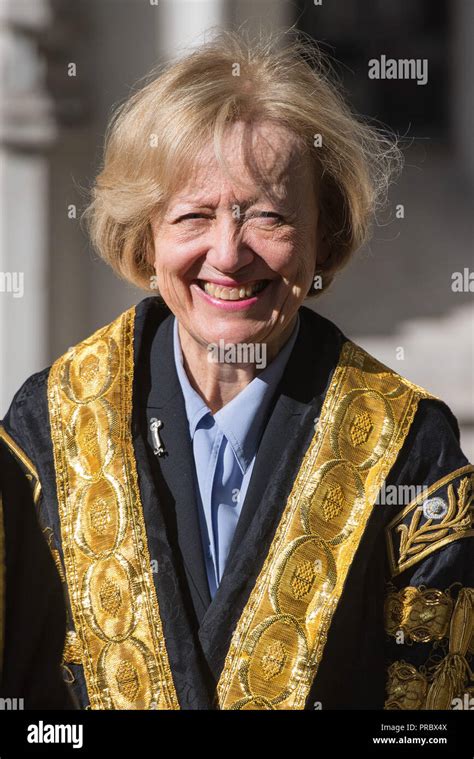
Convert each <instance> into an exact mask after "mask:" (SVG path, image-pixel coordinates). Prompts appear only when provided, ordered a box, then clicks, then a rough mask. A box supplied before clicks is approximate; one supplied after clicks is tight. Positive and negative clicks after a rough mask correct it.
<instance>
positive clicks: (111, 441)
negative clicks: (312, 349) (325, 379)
mask: <svg viewBox="0 0 474 759" xmlns="http://www.w3.org/2000/svg"><path fill="white" fill-rule="evenodd" d="M134 317H135V309H134V308H133V309H130V310H129V311H127V312H125V313H124V314H122V315H121V316H120V317H119V318H118V319H117V320H116V321H115V322H113V323H112V324H110V325H108V326H107V327H104V328H103V329H102V330H99V332H97V333H96V334H95V335H93V336H92V337H91V338H90V339H88V340H86V341H85V342H83V343H81V344H79V345H78V346H77V347H76V348H72V349H71V350H70V351H68V353H66V354H65V355H64V356H62V357H61V358H60V359H58V361H56V363H55V364H54V365H53V367H52V369H51V372H50V376H49V385H48V398H49V413H50V420H51V431H52V441H53V449H54V459H55V467H56V478H57V493H58V503H59V515H60V521H61V535H62V544H63V549H64V557H65V568H66V576H67V584H68V589H69V595H70V600H71V606H72V613H73V619H74V625H75V629H76V631H77V634H78V636H79V642H80V648H81V650H82V663H83V666H84V674H85V679H86V684H87V690H88V694H89V699H90V702H91V707H92V708H96V709H104V708H105V709H110V708H115V709H120V708H125V709H143V708H145V709H149V708H158V709H178V708H179V703H178V699H177V696H176V692H175V688H174V684H173V678H172V674H171V670H170V665H169V661H168V655H167V651H166V645H165V640H164V635H163V628H162V623H161V619H160V613H159V607H158V600H157V597H156V593H155V589H154V586H153V579H152V575H151V563H150V556H149V552H148V547H147V542H146V532H145V524H144V517H143V510H142V505H141V501H140V493H139V488H138V478H137V470H136V462H135V457H134V451H133V444H132V437H131V419H132V389H133V369H134V363H133V330H134ZM422 397H430V396H428V394H427V393H426V392H425V391H424V390H422V389H421V388H419V387H417V386H416V385H413V384H412V383H410V382H408V381H407V380H404V379H403V378H401V377H400V376H399V375H397V374H396V373H395V372H393V371H392V370H390V369H388V368H386V367H384V366H383V365H382V364H380V363H378V362H377V361H375V360H374V359H373V358H371V357H370V356H369V355H368V354H367V353H366V352H365V351H363V350H362V349H361V348H359V347H358V346H356V345H355V344H353V343H352V342H350V341H348V342H346V343H345V344H344V346H343V348H342V352H341V356H340V360H339V363H338V366H337V367H336V370H335V372H334V375H333V378H332V381H331V384H330V387H329V389H328V392H327V394H326V398H325V401H324V404H323V408H322V411H321V416H320V419H319V423H318V425H317V427H316V432H315V435H314V437H313V440H312V442H311V444H310V446H309V448H308V450H307V452H306V454H305V456H304V459H303V462H302V465H301V467H300V471H299V472H298V475H297V477H296V480H295V482H294V485H293V488H292V491H291V493H290V496H289V498H288V502H287V504H286V507H285V510H284V512H283V515H282V518H281V521H280V524H279V526H278V528H277V531H276V534H275V537H274V539H273V541H272V544H271V546H270V550H269V553H268V556H267V558H266V560H265V562H264V565H263V568H262V571H261V572H260V575H259V577H258V579H257V582H256V584H255V587H254V588H253V590H252V592H251V594H250V597H249V599H248V602H247V604H246V606H245V608H244V610H243V613H242V615H241V618H240V620H239V622H238V624H237V627H236V630H235V632H234V635H233V637H232V642H231V646H230V649H229V651H228V654H227V657H226V661H225V665H224V669H223V672H222V675H221V678H220V680H219V684H218V699H219V705H220V708H221V709H303V708H304V705H305V701H306V698H307V696H308V692H309V689H310V686H311V683H312V681H313V679H314V677H315V675H316V673H317V670H318V666H319V662H320V661H321V657H322V654H323V651H324V646H325V642H326V638H327V633H328V630H329V626H330V624H331V620H332V617H333V614H334V612H335V609H336V607H337V604H338V601H339V599H340V596H341V593H342V590H343V587H344V583H345V580H346V577H347V573H348V570H349V567H350V565H351V563H352V560H353V558H354V555H355V552H356V550H357V547H358V545H359V542H360V540H361V537H362V534H363V531H364V528H365V525H366V524H367V521H368V518H369V516H370V513H371V511H372V508H373V504H374V502H375V499H376V497H377V493H378V491H379V488H380V486H381V484H382V482H383V480H384V479H385V477H386V476H387V474H388V472H389V470H390V468H391V467H392V465H393V464H394V462H395V460H396V458H397V455H398V453H399V451H400V448H401V446H402V444H403V441H404V440H405V437H406V435H407V433H408V430H409V428H410V425H411V422H412V420H413V417H414V415H415V412H416V408H417V405H418V401H419V399H420V398H422ZM158 582H159V577H158Z"/></svg>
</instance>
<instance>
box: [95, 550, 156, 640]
mask: <svg viewBox="0 0 474 759" xmlns="http://www.w3.org/2000/svg"><path fill="white" fill-rule="evenodd" d="M136 583H137V577H136V573H135V571H134V569H133V567H132V565H131V564H129V562H127V560H126V559H125V558H124V557H123V556H121V555H120V554H119V553H118V551H116V552H115V553H114V555H113V556H110V557H108V558H106V559H100V560H98V561H96V563H95V564H92V565H91V567H90V568H89V569H88V570H87V572H86V573H85V575H84V582H83V591H82V598H83V609H84V614H85V617H86V619H87V622H88V624H89V625H90V627H91V628H92V630H93V631H94V632H95V634H96V635H97V636H98V637H99V638H101V639H102V640H105V641H115V642H120V641H123V640H124V639H125V638H127V637H128V636H130V635H131V634H132V633H133V630H134V629H135V626H136V624H137V621H138V617H139V612H140V609H139V608H136V604H141V598H142V596H141V594H140V593H139V592H137V588H136V587H135V588H134V587H133V586H134V584H136Z"/></svg>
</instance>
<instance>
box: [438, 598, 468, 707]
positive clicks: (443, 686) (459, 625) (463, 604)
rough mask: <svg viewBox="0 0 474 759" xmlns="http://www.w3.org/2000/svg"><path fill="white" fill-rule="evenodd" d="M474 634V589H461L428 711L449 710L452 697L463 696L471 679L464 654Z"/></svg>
mask: <svg viewBox="0 0 474 759" xmlns="http://www.w3.org/2000/svg"><path fill="white" fill-rule="evenodd" d="M473 632H474V589H473V588H462V589H461V590H460V591H459V594H458V597H457V600H456V606H455V607H454V611H453V615H452V618H451V625H450V632H449V653H448V655H447V656H446V658H445V659H443V661H442V662H441V664H440V665H439V666H438V668H437V670H436V672H435V675H434V678H433V683H432V684H431V686H430V689H429V692H428V696H427V701H426V708H427V709H450V708H451V704H452V701H453V698H455V697H460V696H462V694H463V693H464V691H465V689H466V686H467V683H468V682H469V679H470V678H472V673H471V671H470V669H469V665H468V663H467V660H466V654H467V651H468V648H469V642H470V640H471V637H472V634H473Z"/></svg>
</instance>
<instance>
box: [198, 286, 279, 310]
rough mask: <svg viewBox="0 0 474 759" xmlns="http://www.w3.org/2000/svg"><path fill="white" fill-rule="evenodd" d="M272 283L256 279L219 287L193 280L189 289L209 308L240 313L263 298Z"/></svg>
mask: <svg viewBox="0 0 474 759" xmlns="http://www.w3.org/2000/svg"><path fill="white" fill-rule="evenodd" d="M272 282H273V280H270V279H256V280H254V281H253V282H247V283H246V284H242V285H235V284H230V285H220V284H217V283H216V282H209V281H208V280H206V279H195V280H194V282H193V283H192V284H191V289H192V290H194V291H195V292H196V295H197V297H199V298H202V299H203V300H204V301H205V302H207V303H208V304H209V305H210V306H213V307H215V308H219V309H221V310H222V311H242V310H245V309H247V308H251V306H253V305H254V304H255V303H258V301H259V300H260V298H264V297H265V293H266V291H268V286H269V285H270V284H271V283H272Z"/></svg>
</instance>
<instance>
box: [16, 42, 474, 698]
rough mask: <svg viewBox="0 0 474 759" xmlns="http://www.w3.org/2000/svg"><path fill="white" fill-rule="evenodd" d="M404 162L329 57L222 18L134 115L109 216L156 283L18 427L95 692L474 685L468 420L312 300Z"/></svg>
mask: <svg viewBox="0 0 474 759" xmlns="http://www.w3.org/2000/svg"><path fill="white" fill-rule="evenodd" d="M311 64H312V65H311ZM397 161H398V157H397V150H396V148H395V147H394V146H393V145H391V144H390V143H389V142H388V141H387V140H386V139H384V138H383V137H382V136H381V135H379V134H378V133H376V132H374V131H372V130H371V129H370V128H369V127H367V126H366V125H364V124H363V123H361V122H360V121H358V120H356V119H355V117H354V116H353V115H352V114H351V113H350V111H349V109H348V107H347V106H346V105H345V104H344V102H343V100H342V99H341V97H340V95H339V94H338V92H337V90H336V88H335V87H334V85H332V84H330V82H329V80H328V78H327V72H326V71H325V70H324V68H323V64H322V62H321V61H320V60H319V59H318V57H317V55H313V54H312V51H311V48H309V47H308V46H307V45H298V44H292V45H288V46H287V47H285V48H284V49H283V50H280V49H277V46H276V45H271V44H261V43H260V44H258V45H255V46H252V45H250V44H248V43H246V42H245V41H244V40H243V39H242V38H241V37H239V36H238V35H236V34H233V33H232V34H229V33H225V34H224V33H223V34H221V35H220V36H218V37H217V38H215V39H214V40H213V41H212V42H210V43H208V44H206V45H204V46H203V47H201V48H199V49H197V50H196V51H194V52H193V53H191V54H190V55H189V56H187V57H186V58H184V59H182V60H181V61H179V62H177V63H175V64H173V65H171V66H170V67H168V68H167V69H166V70H165V71H164V72H162V73H159V74H158V75H157V74H156V72H153V73H152V75H151V77H150V81H149V82H148V83H147V84H146V85H145V86H143V87H142V88H141V89H140V90H139V91H137V92H136V93H134V94H133V96H132V97H131V98H130V99H129V100H128V101H127V102H126V103H124V104H123V106H121V107H120V108H119V109H118V110H117V112H116V114H115V116H114V118H113V120H112V123H111V125H110V128H109V132H108V137H107V143H106V150H105V157H104V165H103V169H102V171H101V173H100V174H99V176H98V177H97V180H96V183H95V187H94V191H93V200H92V203H91V205H90V207H89V208H88V209H87V214H86V216H87V219H88V221H89V225H90V233H91V237H92V240H93V242H94V244H95V246H96V247H97V249H98V250H99V251H100V253H101V255H102V256H103V257H104V259H105V260H106V261H108V262H109V263H110V264H111V265H112V266H113V268H114V269H115V271H116V272H118V273H119V274H120V275H121V276H122V277H124V278H125V279H127V280H128V281H131V282H134V283H135V284H138V285H139V286H140V287H142V288H144V289H148V290H151V291H152V297H149V298H146V299H145V300H143V301H142V302H141V303H140V304H139V305H138V306H137V307H136V308H132V309H130V310H129V311H127V312H125V313H124V314H122V315H120V316H119V317H118V318H117V319H116V320H115V321H114V322H113V323H112V324H109V325H107V326H106V327H104V328H103V329H101V330H99V331H98V332H97V333H95V334H94V335H93V336H92V337H90V338H89V339H87V340H85V341H84V342H82V343H80V344H79V345H77V346H76V347H74V348H71V349H70V350H69V351H68V352H67V353H66V354H64V355H63V356H61V357H60V358H59V359H58V360H57V361H56V362H55V363H54V364H53V366H52V367H51V368H49V369H46V370H45V371H43V372H40V373H39V374H37V375H34V377H32V378H30V379H29V380H27V382H26V383H25V385H23V387H22V388H21V389H20V391H19V393H18V394H17V395H16V397H15V399H14V401H13V404H12V406H11V408H10V411H9V413H8V415H7V417H6V419H5V420H4V424H5V427H6V429H7V431H8V432H9V434H10V435H11V437H12V438H13V439H14V440H15V441H16V443H17V444H18V445H19V446H20V447H21V448H22V449H23V450H24V451H25V452H26V453H27V455H28V456H29V458H30V459H31V460H32V461H33V463H34V465H35V466H36V468H37V472H38V477H39V480H40V482H41V487H42V497H41V501H40V504H39V513H40V519H41V522H42V524H43V526H47V527H49V528H50V529H51V531H52V534H53V545H54V548H55V549H56V550H57V551H58V552H59V555H60V558H61V564H62V568H63V570H64V578H65V593H66V597H67V603H68V608H69V624H68V639H67V646H66V651H65V654H64V660H65V663H66V665H67V667H68V672H72V675H73V678H74V681H73V683H72V688H73V689H74V691H75V695H76V697H77V699H78V701H79V703H80V704H81V706H82V707H84V708H88V707H90V708H94V709H150V708H157V709H177V708H182V709H206V708H218V709H303V708H306V709H313V708H323V709H334V708H354V709H355V708H384V706H385V708H395V709H405V708H415V709H416V708H420V709H421V708H433V709H450V708H453V703H454V702H453V699H455V698H460V697H462V695H463V694H464V693H466V692H468V688H469V687H470V684H469V666H468V664H469V656H470V654H469V650H468V649H469V641H470V638H471V632H472V603H473V590H472V586H473V578H472V573H473V567H472V560H471V561H469V559H472V545H473V535H474V530H473V529H472V510H470V505H471V503H472V473H473V471H474V470H473V467H472V466H470V465H469V464H468V462H467V461H466V459H465V457H464V455H463V453H462V452H461V449H460V447H459V431H458V427H457V423H456V420H455V419H454V417H453V415H452V414H451V412H450V411H449V409H448V408H447V407H446V406H445V405H444V404H443V403H442V402H441V401H439V400H437V399H435V398H433V397H432V396H430V395H429V393H427V392H426V391H425V390H423V389H422V388H419V387H417V386H415V385H413V384H411V383H410V382H408V381H407V380H405V379H403V378H402V377H400V376H399V375H397V374H396V373H395V372H394V371H392V370H391V369H389V368H387V367H385V366H383V365H381V364H380V363H379V362H378V361H377V360H376V359H375V358H372V357H371V356H369V355H368V354H367V353H365V352H364V351H363V350H362V349H361V348H359V347H358V346H356V345H354V344H353V343H352V342H351V341H350V340H348V339H347V338H346V337H345V336H344V335H343V334H342V333H341V331H340V330H339V329H338V328H337V327H336V326H335V325H334V324H332V323H331V322H329V321H327V320H326V319H324V318H322V317H320V316H318V315H317V314H316V313H315V312H314V311H312V310H310V309H308V308H305V307H303V306H302V303H303V301H304V299H305V297H306V296H308V295H314V294H318V293H320V292H321V291H323V290H324V289H326V288H327V286H328V285H329V284H330V282H331V280H332V278H333V277H334V275H335V273H336V272H337V271H338V270H339V269H340V268H341V267H342V266H343V265H344V263H346V261H347V260H348V258H349V257H350V255H351V254H352V253H353V252H354V251H355V250H356V249H357V248H358V247H359V246H360V245H361V244H362V242H364V240H365V239H366V238H367V235H368V231H369V228H370V222H371V219H372V217H373V214H374V212H375V210H376V208H377V207H378V205H379V204H380V202H381V198H382V196H383V191H384V189H385V188H386V186H387V184H388V182H389V181H390V178H391V172H392V171H393V170H394V168H396V164H397ZM158 293H159V294H158ZM407 488H408V492H409V493H410V497H409V498H408V499H407V500H404V498H403V495H402V494H405V493H406V490H407ZM420 488H421V491H420ZM387 492H390V493H392V498H391V500H390V499H382V501H381V498H380V494H381V493H387ZM393 493H395V496H393ZM384 500H386V501H387V502H386V503H384V502H383V501H384ZM384 608H385V610H384Z"/></svg>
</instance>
